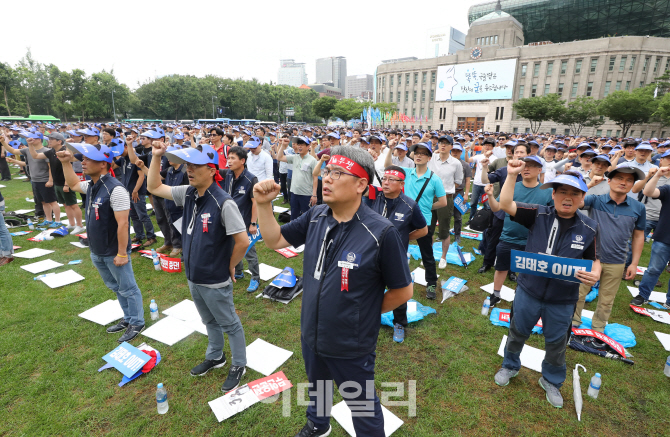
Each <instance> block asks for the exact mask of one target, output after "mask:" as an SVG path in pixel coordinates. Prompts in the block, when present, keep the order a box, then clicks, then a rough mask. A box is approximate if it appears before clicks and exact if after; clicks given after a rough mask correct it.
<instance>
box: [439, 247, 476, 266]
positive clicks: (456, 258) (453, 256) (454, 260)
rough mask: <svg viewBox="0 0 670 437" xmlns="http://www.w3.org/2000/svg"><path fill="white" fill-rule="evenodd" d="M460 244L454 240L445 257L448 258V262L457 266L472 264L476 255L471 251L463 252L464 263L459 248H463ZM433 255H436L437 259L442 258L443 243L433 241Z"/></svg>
mask: <svg viewBox="0 0 670 437" xmlns="http://www.w3.org/2000/svg"><path fill="white" fill-rule="evenodd" d="M461 248H462V247H460V246H459V245H458V243H457V242H455V241H454V242H453V243H451V244H450V245H449V250H448V251H447V256H446V257H445V259H446V260H447V264H454V265H457V266H461V267H463V266H465V265H470V264H471V263H472V262H473V261H474V260H475V257H474V255H472V254H471V253H469V252H463V251H461V253H462V254H463V257H464V258H465V264H463V260H461V256H460V255H459V253H458V252H459V249H461ZM433 256H434V257H435V261H439V260H440V258H442V243H441V242H437V243H433Z"/></svg>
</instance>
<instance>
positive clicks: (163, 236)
mask: <svg viewBox="0 0 670 437" xmlns="http://www.w3.org/2000/svg"><path fill="white" fill-rule="evenodd" d="M156 236H157V237H161V238H165V235H163V231H158V232H156Z"/></svg>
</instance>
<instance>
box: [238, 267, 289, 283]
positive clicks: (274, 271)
mask: <svg viewBox="0 0 670 437" xmlns="http://www.w3.org/2000/svg"><path fill="white" fill-rule="evenodd" d="M245 272H247V273H249V274H251V272H250V271H249V270H245ZM281 272H282V269H278V268H277V267H273V266H269V265H267V264H263V263H260V264H259V265H258V276H260V277H261V281H269V280H270V279H274V278H275V277H276V276H277V275H278V274H280V273H281Z"/></svg>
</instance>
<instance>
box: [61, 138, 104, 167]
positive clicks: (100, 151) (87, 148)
mask: <svg viewBox="0 0 670 437" xmlns="http://www.w3.org/2000/svg"><path fill="white" fill-rule="evenodd" d="M65 144H66V145H67V148H68V149H69V150H70V151H71V152H72V153H80V154H82V155H84V156H85V157H87V158H88V159H90V160H92V161H100V162H102V161H104V162H108V163H110V164H111V163H112V156H113V155H114V154H113V153H112V150H111V149H110V148H109V147H107V146H105V145H104V144H96V145H95V146H92V145H90V144H86V143H65Z"/></svg>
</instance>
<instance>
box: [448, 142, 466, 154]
mask: <svg viewBox="0 0 670 437" xmlns="http://www.w3.org/2000/svg"><path fill="white" fill-rule="evenodd" d="M451 150H460V151H461V152H462V151H463V148H462V147H461V145H460V144H458V143H456V144H454V145H453V146H452V148H451Z"/></svg>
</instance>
